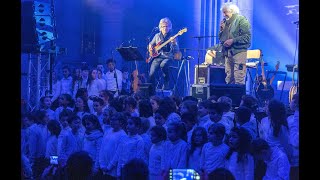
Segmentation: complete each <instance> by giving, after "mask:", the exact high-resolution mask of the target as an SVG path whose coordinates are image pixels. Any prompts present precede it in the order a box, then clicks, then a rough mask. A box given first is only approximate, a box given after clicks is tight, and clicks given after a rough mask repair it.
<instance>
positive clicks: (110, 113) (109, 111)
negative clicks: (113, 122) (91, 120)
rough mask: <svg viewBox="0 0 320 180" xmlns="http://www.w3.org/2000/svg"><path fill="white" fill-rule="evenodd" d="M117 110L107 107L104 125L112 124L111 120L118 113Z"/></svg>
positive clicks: (104, 111)
mask: <svg viewBox="0 0 320 180" xmlns="http://www.w3.org/2000/svg"><path fill="white" fill-rule="evenodd" d="M116 112H117V111H116V109H115V108H114V107H112V106H107V107H106V108H105V109H104V110H103V112H102V115H103V124H110V118H111V117H112V116H113V115H114V114H115V113H116Z"/></svg>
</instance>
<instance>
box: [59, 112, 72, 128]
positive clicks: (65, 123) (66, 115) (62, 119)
mask: <svg viewBox="0 0 320 180" xmlns="http://www.w3.org/2000/svg"><path fill="white" fill-rule="evenodd" d="M72 114H73V113H72V111H71V110H70V109H64V110H62V111H61V113H60V114H59V121H60V124H61V125H62V127H63V128H65V127H67V126H68V125H69V124H68V118H69V117H70V116H71V115H72Z"/></svg>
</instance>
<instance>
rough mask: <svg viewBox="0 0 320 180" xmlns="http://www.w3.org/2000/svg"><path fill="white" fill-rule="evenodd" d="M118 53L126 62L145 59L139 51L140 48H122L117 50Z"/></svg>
mask: <svg viewBox="0 0 320 180" xmlns="http://www.w3.org/2000/svg"><path fill="white" fill-rule="evenodd" d="M117 51H118V52H119V53H120V55H121V57H122V58H123V59H125V60H126V61H142V60H143V57H142V55H141V53H140V52H139V50H138V47H132V46H130V47H121V48H117Z"/></svg>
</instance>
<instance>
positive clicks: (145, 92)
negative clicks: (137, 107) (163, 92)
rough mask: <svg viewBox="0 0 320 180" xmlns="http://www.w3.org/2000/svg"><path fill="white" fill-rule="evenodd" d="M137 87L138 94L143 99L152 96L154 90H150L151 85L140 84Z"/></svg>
mask: <svg viewBox="0 0 320 180" xmlns="http://www.w3.org/2000/svg"><path fill="white" fill-rule="evenodd" d="M138 86H139V93H140V94H141V95H142V96H143V97H145V98H149V97H150V96H152V95H154V90H153V88H152V84H151V83H142V84H138Z"/></svg>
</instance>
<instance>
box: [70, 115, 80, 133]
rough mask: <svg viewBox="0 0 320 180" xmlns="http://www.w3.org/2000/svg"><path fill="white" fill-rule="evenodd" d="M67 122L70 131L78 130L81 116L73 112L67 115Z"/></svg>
mask: <svg viewBox="0 0 320 180" xmlns="http://www.w3.org/2000/svg"><path fill="white" fill-rule="evenodd" d="M67 118H68V124H69V126H70V128H71V129H72V131H78V130H79V129H80V128H81V118H80V117H79V116H77V115H75V114H73V115H71V116H68V117H67Z"/></svg>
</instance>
